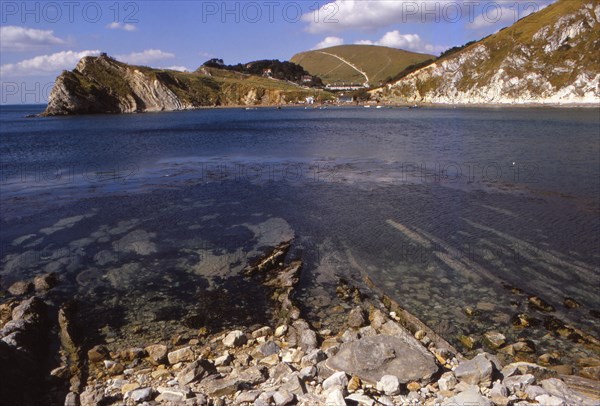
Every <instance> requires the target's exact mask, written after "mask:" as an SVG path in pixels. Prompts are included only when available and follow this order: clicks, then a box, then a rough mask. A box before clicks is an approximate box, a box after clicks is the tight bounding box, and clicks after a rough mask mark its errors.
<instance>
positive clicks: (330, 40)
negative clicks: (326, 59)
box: [313, 37, 344, 49]
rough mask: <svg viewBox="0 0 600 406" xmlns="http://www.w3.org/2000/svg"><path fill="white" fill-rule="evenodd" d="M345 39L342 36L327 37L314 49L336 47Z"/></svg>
mask: <svg viewBox="0 0 600 406" xmlns="http://www.w3.org/2000/svg"><path fill="white" fill-rule="evenodd" d="M343 44H344V39H343V38H340V37H327V38H325V39H324V40H323V41H321V42H319V43H318V44H317V45H315V47H314V48H313V49H323V48H329V47H334V46H337V45H343Z"/></svg>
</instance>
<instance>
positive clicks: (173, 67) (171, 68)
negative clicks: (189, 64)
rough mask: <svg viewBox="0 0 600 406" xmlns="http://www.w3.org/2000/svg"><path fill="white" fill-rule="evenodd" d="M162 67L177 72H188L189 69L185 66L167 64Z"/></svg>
mask: <svg viewBox="0 0 600 406" xmlns="http://www.w3.org/2000/svg"><path fill="white" fill-rule="evenodd" d="M163 69H170V70H176V71H179V72H189V71H190V70H189V69H188V68H186V67H185V66H177V65H175V66H167V67H166V68H163Z"/></svg>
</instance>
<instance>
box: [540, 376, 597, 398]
mask: <svg viewBox="0 0 600 406" xmlns="http://www.w3.org/2000/svg"><path fill="white" fill-rule="evenodd" d="M540 384H541V385H542V388H544V389H545V390H546V392H548V394H549V395H552V396H554V397H557V398H561V399H563V400H564V401H565V403H566V404H568V405H597V404H598V402H597V401H595V400H592V399H589V398H586V397H583V396H580V394H579V393H577V392H575V391H573V390H572V389H571V388H569V387H568V386H567V384H566V383H565V382H564V381H562V380H560V379H557V378H549V379H544V380H543V381H542V382H540ZM536 399H537V398H536Z"/></svg>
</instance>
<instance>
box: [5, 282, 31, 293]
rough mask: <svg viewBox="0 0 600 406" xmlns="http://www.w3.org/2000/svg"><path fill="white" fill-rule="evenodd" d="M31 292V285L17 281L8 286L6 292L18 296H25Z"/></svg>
mask: <svg viewBox="0 0 600 406" xmlns="http://www.w3.org/2000/svg"><path fill="white" fill-rule="evenodd" d="M32 291H33V284H32V283H31V282H28V281H18V282H15V283H13V284H12V285H10V287H9V288H8V292H9V293H10V294H11V295H15V296H20V295H26V294H27V293H31V292H32Z"/></svg>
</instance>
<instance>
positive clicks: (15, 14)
mask: <svg viewBox="0 0 600 406" xmlns="http://www.w3.org/2000/svg"><path fill="white" fill-rule="evenodd" d="M553 1H554V0H535V1H517V0H513V1H510V0H500V1H491V0H478V1H467V0H464V1H463V0H460V1H456V0H329V1H325V0H318V1H317V0H308V1H288V0H285V1H269V0H266V1H193V0H191V1H119V2H117V1H30V2H23V1H8V0H2V1H0V30H1V32H0V46H1V49H0V81H1V82H2V86H1V87H2V95H1V100H0V103H2V104H19V103H43V102H44V101H45V100H46V99H47V96H48V94H49V92H50V89H51V87H52V83H53V81H54V79H55V77H56V76H57V75H58V74H59V73H60V72H61V71H62V70H63V69H69V70H70V69H73V68H74V67H75V65H76V63H77V61H78V60H79V59H80V58H81V57H83V56H85V55H96V54H98V53H99V52H101V51H102V52H107V53H108V54H109V55H111V56H114V57H116V58H117V59H120V60H123V61H125V62H129V63H133V64H141V65H148V66H153V67H161V68H173V69H179V70H184V69H186V70H191V71H193V70H195V69H196V68H197V67H198V66H200V65H201V64H202V63H203V62H205V61H206V60H208V59H210V58H215V57H218V58H222V59H224V60H225V62H226V63H229V64H233V63H238V62H248V61H252V60H256V59H280V60H288V59H290V58H291V57H292V56H293V55H294V54H296V53H298V52H301V51H306V50H309V49H315V48H317V47H324V46H330V45H339V44H355V43H359V44H375V45H384V46H391V47H395V48H401V49H406V50H410V51H416V52H424V53H430V54H439V53H440V52H441V51H443V50H445V49H447V48H449V47H452V46H456V45H462V44H464V43H466V42H468V41H471V40H476V39H480V38H482V37H484V36H486V35H488V34H492V33H494V32H496V31H497V30H498V29H500V28H502V27H505V26H508V25H510V24H512V23H513V22H515V20H517V19H518V18H521V17H524V16H525V15H527V14H529V13H531V12H533V11H535V10H538V9H540V8H542V7H544V6H546V5H548V4H550V3H552V2H553Z"/></svg>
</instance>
